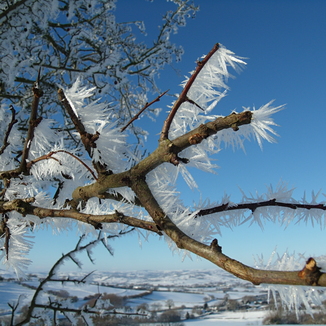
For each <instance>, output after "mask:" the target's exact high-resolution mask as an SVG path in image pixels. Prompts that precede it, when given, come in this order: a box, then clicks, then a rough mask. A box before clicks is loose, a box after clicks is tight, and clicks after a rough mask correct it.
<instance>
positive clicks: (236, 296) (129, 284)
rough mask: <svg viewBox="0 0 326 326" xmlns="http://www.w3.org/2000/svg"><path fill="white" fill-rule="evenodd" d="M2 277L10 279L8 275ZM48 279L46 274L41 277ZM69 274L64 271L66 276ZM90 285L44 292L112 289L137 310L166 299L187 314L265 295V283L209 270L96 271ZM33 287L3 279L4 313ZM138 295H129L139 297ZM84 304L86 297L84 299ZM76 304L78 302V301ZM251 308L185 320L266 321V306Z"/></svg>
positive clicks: (234, 324) (206, 324) (194, 324)
mask: <svg viewBox="0 0 326 326" xmlns="http://www.w3.org/2000/svg"><path fill="white" fill-rule="evenodd" d="M0 275H2V276H3V277H5V278H7V277H8V275H5V274H4V273H1V270H0ZM84 275H85V274H81V275H78V274H74V275H70V276H69V277H71V278H74V279H77V278H78V277H80V278H82V277H83V276H84ZM38 276H39V277H44V275H38ZM66 276H67V275H65V277H66ZM91 281H92V284H85V285H81V286H75V285H74V284H73V283H68V284H66V285H61V283H47V286H46V287H45V290H50V289H55V290H56V291H59V290H65V291H67V292H68V293H69V295H70V296H76V297H78V299H79V302H80V303H81V302H82V300H83V299H84V298H85V297H87V296H89V295H93V294H95V293H114V294H116V295H118V296H121V297H129V299H127V301H126V303H125V305H128V306H130V307H132V308H136V307H138V306H139V305H141V304H144V303H145V304H147V305H148V307H149V308H150V309H154V307H155V306H156V309H157V307H158V306H160V307H161V308H160V309H167V301H168V300H172V301H173V304H174V307H175V308H180V307H182V306H183V312H184V314H185V312H187V311H188V312H189V313H191V312H192V308H194V307H196V306H199V307H203V305H204V303H207V304H208V305H209V307H213V306H214V305H216V304H218V303H220V302H222V301H223V300H225V298H226V297H228V298H229V299H232V300H239V301H241V299H242V298H244V297H257V296H261V295H262V294H266V290H265V289H264V287H259V286H258V287H255V286H253V285H252V284H250V283H248V282H244V281H241V280H239V279H236V278H235V277H233V276H231V275H230V274H227V273H224V272H223V271H219V272H217V271H216V270H206V271H135V272H132V271H130V272H110V273H108V272H106V273H100V272H97V273H95V274H94V275H93V276H92V279H91ZM25 283H26V284H28V285H29V286H37V285H38V280H37V279H36V278H33V279H32V280H27V281H25ZM33 293H34V290H31V289H29V288H27V287H25V286H23V285H22V284H18V283H16V282H14V281H3V282H0V311H2V312H7V313H8V312H9V311H10V310H9V306H8V302H10V303H14V302H15V301H16V300H18V298H19V296H21V299H23V300H24V303H25V304H28V302H29V301H30V300H31V298H32V295H33ZM135 295H137V297H130V296H135ZM84 302H85V301H84ZM77 304H78V302H77ZM250 307H251V308H250V309H248V310H241V311H236V312H231V311H223V312H215V311H214V312H213V313H212V312H211V313H210V314H207V315H206V316H203V317H200V318H196V319H190V320H186V321H182V323H183V324H184V325H185V326H213V325H217V326H222V325H225V326H254V325H262V320H263V318H264V317H265V316H266V315H267V313H268V311H267V310H265V309H266V306H264V305H260V304H258V306H257V303H256V304H253V303H252V306H250Z"/></svg>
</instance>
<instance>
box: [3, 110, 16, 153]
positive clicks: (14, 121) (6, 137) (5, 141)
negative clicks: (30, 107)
mask: <svg viewBox="0 0 326 326" xmlns="http://www.w3.org/2000/svg"><path fill="white" fill-rule="evenodd" d="M10 110H11V121H10V122H9V124H8V129H7V131H6V133H5V138H4V140H3V145H2V147H1V148H0V155H1V154H3V152H4V150H5V149H6V148H7V147H8V146H9V145H10V143H9V142H8V138H9V135H10V132H11V129H12V127H13V126H14V124H15V123H17V122H18V120H17V119H16V111H15V109H14V107H13V106H12V105H10Z"/></svg>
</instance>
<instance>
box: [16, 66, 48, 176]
mask: <svg viewBox="0 0 326 326" xmlns="http://www.w3.org/2000/svg"><path fill="white" fill-rule="evenodd" d="M40 74H41V67H40V68H39V72H38V76H37V79H36V82H35V83H34V87H33V94H34V97H33V103H32V108H31V114H30V118H29V127H28V132H27V137H26V140H25V144H24V149H23V153H22V159H21V162H20V167H19V170H20V171H21V172H26V164H27V159H28V154H29V150H30V147H31V143H32V140H33V138H34V131H35V128H36V127H37V126H38V124H39V123H40V122H41V120H42V118H41V117H40V118H39V119H38V118H37V109H38V105H39V102H40V97H41V96H42V95H43V91H42V90H41V89H40V88H39V84H40Z"/></svg>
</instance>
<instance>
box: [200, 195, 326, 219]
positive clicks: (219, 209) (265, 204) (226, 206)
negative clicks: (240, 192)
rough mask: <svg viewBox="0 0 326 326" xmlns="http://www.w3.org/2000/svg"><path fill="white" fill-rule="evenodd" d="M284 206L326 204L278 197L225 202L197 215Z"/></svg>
mask: <svg viewBox="0 0 326 326" xmlns="http://www.w3.org/2000/svg"><path fill="white" fill-rule="evenodd" d="M273 206H277V207H284V208H290V209H308V210H310V209H318V210H322V211H325V210H326V206H325V205H324V204H300V203H287V202H280V201H277V200H276V199H270V200H266V201H261V202H255V203H239V204H234V203H232V205H229V204H228V203H224V204H221V205H218V206H215V207H211V208H206V209H201V210H200V211H199V212H198V213H197V216H206V215H210V214H214V213H220V212H227V211H236V210H242V209H246V210H250V211H251V212H252V213H253V212H255V210H256V209H257V208H262V207H273Z"/></svg>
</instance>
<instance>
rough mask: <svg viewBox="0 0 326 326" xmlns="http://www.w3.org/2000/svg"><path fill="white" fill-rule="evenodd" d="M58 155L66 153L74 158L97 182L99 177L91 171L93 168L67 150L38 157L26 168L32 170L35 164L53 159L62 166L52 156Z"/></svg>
mask: <svg viewBox="0 0 326 326" xmlns="http://www.w3.org/2000/svg"><path fill="white" fill-rule="evenodd" d="M56 153H65V154H67V155H70V156H72V157H73V158H74V159H75V160H77V161H78V162H79V163H80V164H82V165H83V166H84V167H85V168H86V169H87V170H88V171H89V172H90V174H91V175H92V177H93V178H94V180H97V176H96V175H95V174H94V172H93V171H92V170H91V168H90V167H89V166H88V165H87V164H86V163H85V162H84V161H82V160H81V159H80V158H79V157H77V156H76V155H74V154H72V153H70V152H68V151H66V150H56V151H53V152H50V153H48V154H45V155H43V156H40V157H38V158H36V159H34V160H31V161H30V162H28V163H27V165H26V167H27V168H28V169H30V168H31V167H32V165H33V164H35V163H37V162H40V161H42V160H48V159H53V160H55V161H57V162H58V163H59V164H61V163H60V161H59V160H58V159H57V158H55V157H53V156H52V155H54V154H56Z"/></svg>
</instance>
